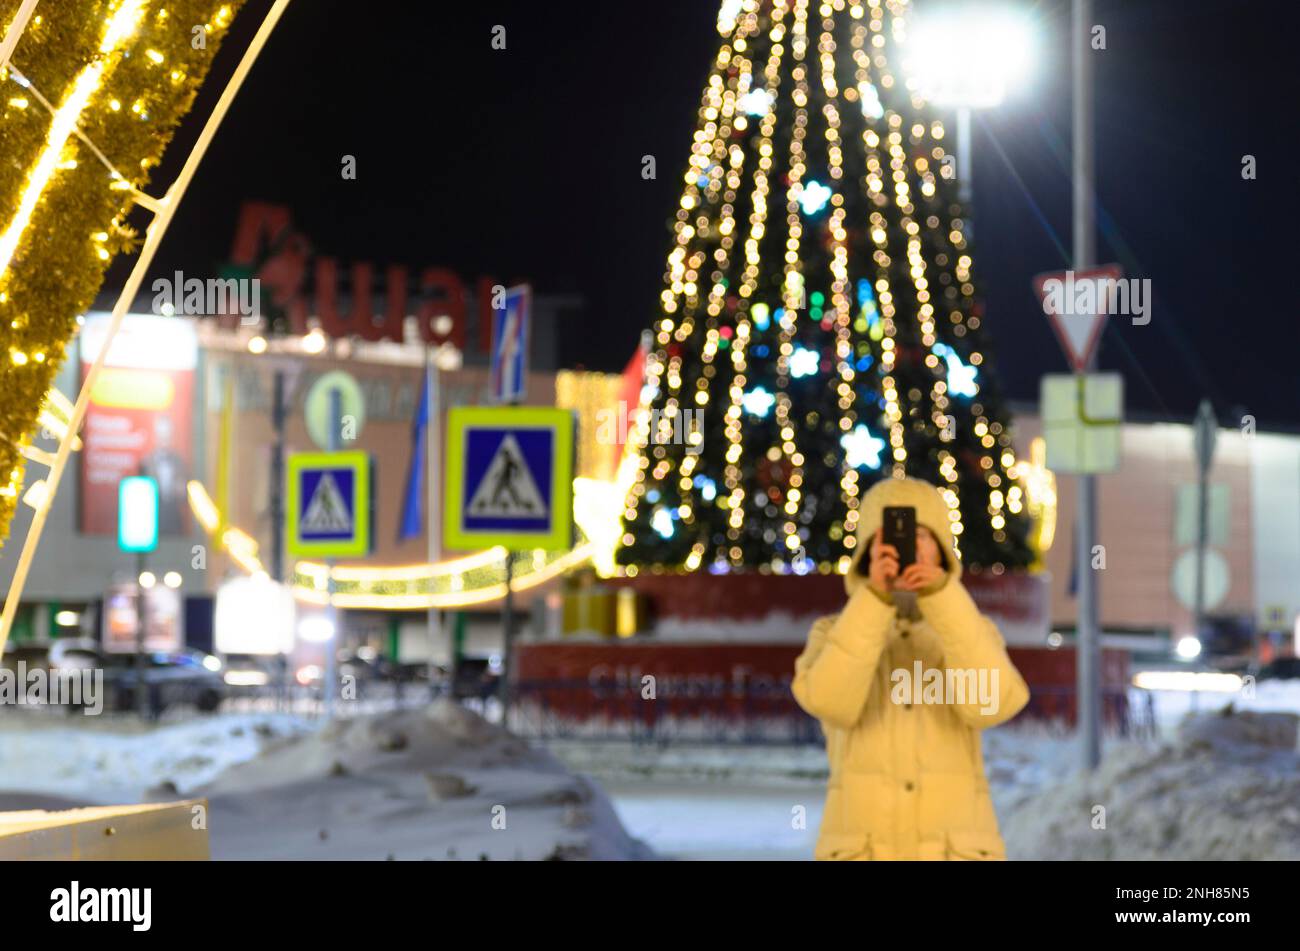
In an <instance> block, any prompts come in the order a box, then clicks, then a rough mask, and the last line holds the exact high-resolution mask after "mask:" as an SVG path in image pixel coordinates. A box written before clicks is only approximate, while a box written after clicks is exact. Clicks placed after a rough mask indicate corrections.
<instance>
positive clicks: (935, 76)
mask: <svg viewBox="0 0 1300 951" xmlns="http://www.w3.org/2000/svg"><path fill="white" fill-rule="evenodd" d="M904 44H905V47H904V48H905V52H904V54H903V71H904V73H905V74H906V75H907V76H908V80H907V86H908V88H909V89H911V90H913V91H915V92H917V93H919V94H920V95H922V96H923V97H924V98H925V99H927V100H928V101H930V102H932V103H934V104H935V105H936V106H941V107H946V108H954V109H956V110H957V168H956V169H955V171H956V173H957V189H958V197H959V198H960V200H961V201H962V203H963V204H966V203H968V202H969V201H970V197H971V189H970V181H971V171H972V165H971V159H970V150H971V131H970V115H971V110H972V109H990V108H992V107H994V106H997V105H1000V104H1001V102H1002V100H1003V99H1005V98H1006V95H1007V89H1008V88H1009V87H1011V86H1012V85H1013V84H1014V83H1018V82H1022V81H1023V80H1024V79H1025V78H1026V77H1027V76H1028V75H1029V73H1030V71H1031V68H1032V65H1033V49H1034V37H1033V30H1032V29H1031V27H1030V25H1029V22H1028V20H1027V19H1026V18H1025V17H1024V16H1023V15H1021V14H1019V13H1017V12H1015V11H1014V10H1011V9H1008V8H1004V7H994V6H987V5H979V4H976V5H969V4H964V5H962V6H958V7H940V8H939V9H938V10H934V11H931V12H929V13H928V14H927V15H926V16H925V17H924V18H921V19H919V20H918V21H917V22H916V23H915V24H914V25H913V26H912V28H911V29H910V30H909V31H908V36H907V39H906V40H905V41H904Z"/></svg>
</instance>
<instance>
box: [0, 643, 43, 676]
mask: <svg viewBox="0 0 1300 951" xmlns="http://www.w3.org/2000/svg"><path fill="white" fill-rule="evenodd" d="M19 663H21V664H23V669H24V670H28V671H31V670H48V669H49V666H50V644H49V642H44V641H36V642H26V643H22V644H15V643H14V642H13V641H10V642H9V643H8V644H6V645H5V652H4V656H3V657H0V667H3V668H4V669H6V670H11V671H15V672H16V671H17V670H18V665H19Z"/></svg>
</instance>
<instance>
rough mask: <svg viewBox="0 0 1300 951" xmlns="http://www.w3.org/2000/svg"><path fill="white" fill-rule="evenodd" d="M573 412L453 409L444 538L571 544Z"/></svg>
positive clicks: (452, 542) (470, 545)
mask: <svg viewBox="0 0 1300 951" xmlns="http://www.w3.org/2000/svg"><path fill="white" fill-rule="evenodd" d="M572 520H573V414H572V413H571V412H569V411H568V410H563V409H549V408H537V407H499V408H485V407H460V408H456V409H453V410H451V412H450V413H448V414H447V512H446V517H445V518H444V520H443V525H444V530H443V541H444V543H445V544H446V546H447V547H448V548H453V549H459V550H474V549H480V548H490V547H492V546H493V545H502V546H504V547H506V548H509V549H511V550H521V549H529V548H541V549H547V550H552V551H555V550H563V549H566V548H569V547H571V545H572V543H573V538H572V534H573V527H572Z"/></svg>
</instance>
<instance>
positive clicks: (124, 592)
mask: <svg viewBox="0 0 1300 951" xmlns="http://www.w3.org/2000/svg"><path fill="white" fill-rule="evenodd" d="M138 590H139V589H138V588H137V587H136V586H135V585H134V584H130V583H126V584H115V585H113V587H111V588H109V589H108V592H107V594H106V595H105V597H104V650H106V651H108V652H109V653H110V654H132V653H135V648H136V638H137V637H138V632H137V630H136V628H137V625H138V624H139V615H138V614H137V613H136V607H137V605H138V603H139V602H138V600H137V598H138V594H137V592H138ZM184 646H185V617H184V603H183V601H182V598H181V593H180V592H179V591H177V590H175V589H173V588H167V587H164V586H162V585H156V586H155V587H152V588H149V589H147V590H146V591H145V592H144V649H145V650H146V651H178V650H180V649H181V648H182V647H184Z"/></svg>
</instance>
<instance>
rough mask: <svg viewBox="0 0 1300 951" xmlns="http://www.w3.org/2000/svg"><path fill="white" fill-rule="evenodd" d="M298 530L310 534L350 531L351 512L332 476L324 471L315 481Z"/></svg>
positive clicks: (334, 533) (335, 533) (332, 533)
mask: <svg viewBox="0 0 1300 951" xmlns="http://www.w3.org/2000/svg"><path fill="white" fill-rule="evenodd" d="M300 531H302V532H304V533H307V534H311V535H337V534H339V533H341V532H350V531H352V514H351V513H350V512H349V511H348V506H347V503H346V502H344V501H343V493H342V492H340V491H339V487H338V484H337V483H336V482H335V481H334V476H333V475H332V474H331V473H329V472H326V473H325V474H324V475H322V476H321V477H320V481H319V482H317V483H316V490H315V491H314V492H312V494H311V500H310V501H309V502H308V503H307V511H306V512H305V513H303V516H302V525H301V526H300Z"/></svg>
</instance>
